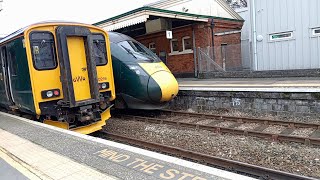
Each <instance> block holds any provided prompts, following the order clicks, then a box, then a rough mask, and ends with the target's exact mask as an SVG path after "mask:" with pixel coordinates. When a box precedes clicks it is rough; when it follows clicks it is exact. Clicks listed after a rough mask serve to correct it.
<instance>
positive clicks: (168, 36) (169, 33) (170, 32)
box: [166, 31, 172, 39]
mask: <svg viewBox="0 0 320 180" xmlns="http://www.w3.org/2000/svg"><path fill="white" fill-rule="evenodd" d="M166 34H167V39H172V31H166Z"/></svg>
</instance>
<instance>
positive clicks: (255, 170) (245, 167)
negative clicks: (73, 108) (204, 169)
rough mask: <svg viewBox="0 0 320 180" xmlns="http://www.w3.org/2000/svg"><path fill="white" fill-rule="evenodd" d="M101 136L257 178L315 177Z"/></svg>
mask: <svg viewBox="0 0 320 180" xmlns="http://www.w3.org/2000/svg"><path fill="white" fill-rule="evenodd" d="M101 134H102V135H99V136H100V137H101V136H103V138H108V139H113V140H116V141H119V142H122V143H126V144H131V145H135V146H138V147H143V148H147V149H151V150H155V151H161V152H163V153H168V154H171V155H174V156H178V157H183V158H186V159H192V160H194V161H197V162H199V163H202V164H206V165H211V166H215V167H220V168H222V169H225V170H229V171H232V172H236V173H243V174H247V175H251V176H254V177H257V178H259V179H277V180H287V179H291V180H295V179H297V180H302V179H304V180H309V179H310V180H311V179H312V180H314V179H315V178H311V177H305V176H300V175H296V174H291V173H287V172H283V171H278V170H273V169H269V168H264V167H261V166H255V165H251V164H247V163H242V162H238V161H233V160H229V159H224V158H220V157H216V156H210V155H207V154H202V153H198V152H194V151H189V150H186V149H181V148H178V147H173V146H166V145H163V144H158V143H152V142H147V141H142V140H138V139H133V138H130V137H126V136H122V135H118V134H112V133H108V132H105V131H101Z"/></svg>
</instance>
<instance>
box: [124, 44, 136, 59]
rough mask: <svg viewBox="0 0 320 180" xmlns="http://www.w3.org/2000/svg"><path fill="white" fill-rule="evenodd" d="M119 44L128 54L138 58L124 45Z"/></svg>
mask: <svg viewBox="0 0 320 180" xmlns="http://www.w3.org/2000/svg"><path fill="white" fill-rule="evenodd" d="M120 46H121V47H123V49H125V50H126V51H127V52H128V54H131V55H132V56H133V57H134V58H136V59H138V58H137V57H136V56H135V55H134V54H133V52H132V51H131V50H130V49H128V48H126V47H124V46H123V45H122V44H121V45H120Z"/></svg>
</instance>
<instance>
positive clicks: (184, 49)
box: [182, 36, 192, 52]
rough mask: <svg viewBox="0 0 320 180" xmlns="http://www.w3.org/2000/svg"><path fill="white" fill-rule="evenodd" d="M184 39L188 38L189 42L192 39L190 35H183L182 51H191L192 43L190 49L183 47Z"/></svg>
mask: <svg viewBox="0 0 320 180" xmlns="http://www.w3.org/2000/svg"><path fill="white" fill-rule="evenodd" d="M186 39H190V40H191V43H192V39H191V37H190V36H185V37H183V38H182V50H183V51H184V52H186V51H192V45H191V49H186V47H185V45H184V41H185V40H186Z"/></svg>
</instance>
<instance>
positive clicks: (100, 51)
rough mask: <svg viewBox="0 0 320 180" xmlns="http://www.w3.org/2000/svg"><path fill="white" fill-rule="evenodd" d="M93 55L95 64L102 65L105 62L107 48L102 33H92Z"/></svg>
mask: <svg viewBox="0 0 320 180" xmlns="http://www.w3.org/2000/svg"><path fill="white" fill-rule="evenodd" d="M93 57H94V59H95V61H96V65H97V66H103V65H106V64H107V62H108V61H107V57H108V56H107V50H106V41H105V39H104V36H103V35H102V34H95V35H93Z"/></svg>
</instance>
